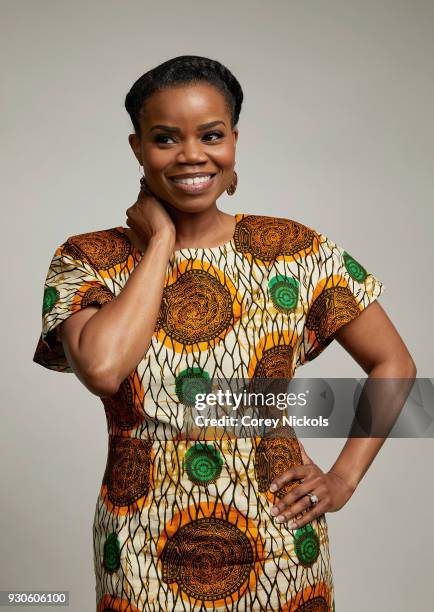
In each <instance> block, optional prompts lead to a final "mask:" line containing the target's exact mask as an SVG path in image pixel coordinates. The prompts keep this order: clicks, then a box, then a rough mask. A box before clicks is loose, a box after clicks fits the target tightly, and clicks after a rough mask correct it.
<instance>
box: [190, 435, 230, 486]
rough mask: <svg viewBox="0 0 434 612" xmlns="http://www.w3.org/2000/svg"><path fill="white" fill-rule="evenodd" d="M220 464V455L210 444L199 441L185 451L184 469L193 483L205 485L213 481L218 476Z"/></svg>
mask: <svg viewBox="0 0 434 612" xmlns="http://www.w3.org/2000/svg"><path fill="white" fill-rule="evenodd" d="M222 466H223V459H222V456H221V454H220V452H219V451H218V450H217V449H216V448H215V447H214V446H212V444H205V443H204V442H199V443H197V444H195V445H194V446H191V447H190V448H189V449H188V451H187V452H186V453H185V457H184V469H185V470H186V472H187V475H188V477H189V479H190V480H191V481H192V482H194V483H195V484H199V485H207V484H210V483H212V482H215V481H216V480H217V478H218V477H219V476H220V472H221V471H222Z"/></svg>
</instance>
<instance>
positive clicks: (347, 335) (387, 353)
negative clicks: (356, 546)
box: [270, 301, 416, 528]
mask: <svg viewBox="0 0 434 612" xmlns="http://www.w3.org/2000/svg"><path fill="white" fill-rule="evenodd" d="M335 337H336V339H337V340H338V342H339V343H340V344H341V345H342V346H343V347H344V348H345V349H346V350H347V351H348V352H349V353H350V355H351V356H352V357H353V358H354V359H355V360H356V361H357V363H359V364H360V366H361V367H362V368H363V369H364V370H365V372H366V373H367V374H368V381H369V380H372V379H375V378H377V379H380V378H381V379H391V380H393V379H409V380H410V382H411V381H412V380H414V377H415V376H416V365H415V363H414V361H413V359H412V357H411V355H410V353H409V352H408V350H407V347H406V346H405V344H404V342H403V340H402V338H401V337H400V335H399V334H398V332H397V330H396V329H395V327H394V325H393V323H392V322H391V321H390V319H389V318H388V316H387V315H386V313H385V311H384V310H383V308H382V307H381V305H380V304H379V303H378V302H376V301H375V302H373V303H372V304H370V305H369V306H368V307H367V308H365V310H364V311H363V312H361V314H360V315H359V316H358V317H357V318H356V319H354V320H352V321H351V322H350V323H348V324H346V325H344V326H342V327H341V328H340V329H339V330H338V331H337V332H336V335H335ZM368 381H367V382H368ZM404 387H405V388H406V389H408V391H410V389H411V384H406V385H404ZM401 399H403V400H404V402H405V398H401ZM401 407H402V406H401ZM385 409H386V411H387V406H385ZM395 416H396V415H395ZM385 439H386V438H385V437H383V438H380V437H378V438H349V439H348V440H347V442H346V444H345V446H344V447H343V449H342V451H341V453H340V454H339V457H338V458H337V460H336V461H335V463H334V465H333V467H332V468H331V469H330V470H329V472H327V473H324V472H323V471H322V470H321V469H320V468H319V467H318V466H317V465H316V464H315V463H314V462H313V461H312V460H311V459H310V457H309V456H308V455H307V454H306V453H305V451H304V448H303V446H302V445H301V444H300V447H301V451H302V456H303V465H298V466H295V467H293V468H290V469H289V470H287V471H286V472H284V473H283V474H281V475H280V476H278V477H277V478H275V479H274V480H273V482H272V483H271V485H270V490H271V491H272V492H275V491H277V490H279V489H280V488H281V487H282V486H283V485H284V484H286V483H288V482H290V481H293V480H297V479H301V480H302V481H303V482H302V484H300V485H298V486H297V487H295V488H294V489H292V491H291V492H290V493H288V494H287V495H286V496H285V497H283V498H282V499H280V500H279V501H278V502H277V503H276V504H275V506H273V508H272V509H271V513H272V514H273V515H275V516H276V517H277V518H278V522H287V521H289V520H291V519H293V518H294V517H295V516H297V515H299V514H300V513H301V512H303V511H305V510H306V509H307V508H309V507H310V500H309V498H308V497H307V495H306V494H307V493H308V492H313V493H315V494H316V495H317V497H318V500H319V501H318V503H317V504H316V505H315V506H313V507H312V508H311V509H310V510H308V511H307V512H305V514H303V516H302V517H301V518H300V517H298V516H297V519H296V520H295V521H294V522H293V523H292V524H290V525H289V526H290V528H297V527H302V526H304V525H306V524H307V523H309V522H310V521H312V520H313V519H315V518H317V517H318V516H320V515H322V514H324V513H325V512H335V511H336V510H339V509H340V508H342V506H343V505H344V504H345V503H346V502H347V501H348V500H349V499H350V497H351V496H352V494H353V493H354V491H355V489H356V487H357V485H358V484H359V482H360V481H361V479H362V478H363V476H364V474H365V473H366V471H367V470H368V468H369V466H370V465H371V463H372V461H373V460H374V458H375V456H376V455H377V453H378V452H379V450H380V448H381V446H382V445H383V443H384V441H385Z"/></svg>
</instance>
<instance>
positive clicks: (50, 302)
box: [42, 285, 59, 314]
mask: <svg viewBox="0 0 434 612" xmlns="http://www.w3.org/2000/svg"><path fill="white" fill-rule="evenodd" d="M58 299H59V292H58V291H57V289H56V287H50V286H49V285H47V286H46V287H45V290H44V299H43V301H42V314H46V313H47V312H49V311H50V310H51V309H52V308H53V306H54V304H55V303H56V302H57V300H58Z"/></svg>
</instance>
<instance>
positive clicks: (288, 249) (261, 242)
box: [237, 213, 321, 260]
mask: <svg viewBox="0 0 434 612" xmlns="http://www.w3.org/2000/svg"><path fill="white" fill-rule="evenodd" d="M238 225H239V227H238V232H237V236H238V238H239V240H238V242H240V248H242V250H245V249H246V248H248V250H250V251H252V254H253V255H256V257H258V258H260V259H266V260H271V259H274V258H275V257H278V256H295V255H299V254H300V253H301V252H304V253H306V254H307V252H309V251H311V250H312V249H313V250H317V248H318V246H317V245H318V242H319V239H320V237H321V234H320V233H319V232H317V231H316V230H315V229H314V228H313V227H311V226H309V225H307V224H306V223H303V222H301V221H299V220H297V219H293V218H292V217H285V216H277V215H265V214H257V213H243V214H242V215H241V219H240V220H239V223H238Z"/></svg>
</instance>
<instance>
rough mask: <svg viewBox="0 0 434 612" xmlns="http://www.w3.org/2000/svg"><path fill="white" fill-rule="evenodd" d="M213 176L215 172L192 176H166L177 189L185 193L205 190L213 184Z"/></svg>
mask: <svg viewBox="0 0 434 612" xmlns="http://www.w3.org/2000/svg"><path fill="white" fill-rule="evenodd" d="M214 177H215V174H207V175H206V176H197V177H194V178H182V179H178V178H174V177H168V178H169V180H170V182H171V183H172V184H173V185H174V186H175V187H176V188H177V189H180V190H181V191H184V192H185V193H199V192H202V191H205V190H206V189H208V188H209V187H210V186H211V185H212V184H213V182H214Z"/></svg>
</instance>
